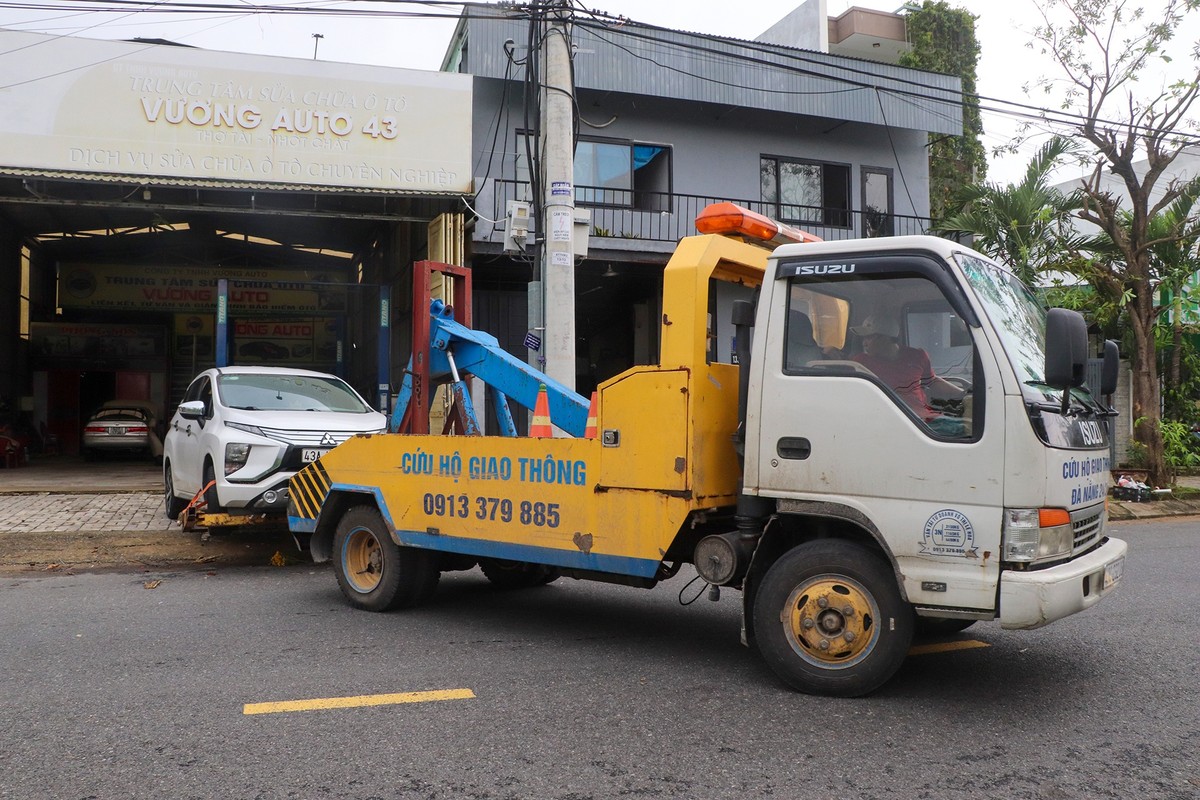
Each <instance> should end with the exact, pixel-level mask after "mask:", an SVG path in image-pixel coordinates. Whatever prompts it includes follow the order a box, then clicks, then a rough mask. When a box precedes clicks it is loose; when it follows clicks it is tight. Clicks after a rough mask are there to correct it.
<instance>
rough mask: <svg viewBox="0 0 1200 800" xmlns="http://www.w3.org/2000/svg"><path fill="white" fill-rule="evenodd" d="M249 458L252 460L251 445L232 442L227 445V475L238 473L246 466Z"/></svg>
mask: <svg viewBox="0 0 1200 800" xmlns="http://www.w3.org/2000/svg"><path fill="white" fill-rule="evenodd" d="M248 458H250V445H248V444H242V443H241V442H230V443H229V444H227V445H225V474H226V475H229V474H231V473H234V472H237V471H238V470H239V469H241V468H242V467H244V466H246V459H248Z"/></svg>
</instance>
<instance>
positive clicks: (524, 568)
mask: <svg viewBox="0 0 1200 800" xmlns="http://www.w3.org/2000/svg"><path fill="white" fill-rule="evenodd" d="M479 568H480V569H481V570H483V574H484V576H485V577H486V578H487V579H488V580H489V581H491V582H492V585H493V586H495V587H496V588H497V589H529V588H531V587H534V586H545V585H546V584H547V583H551V582H552V581H556V580H558V578H559V572H558V570H557V569H555V568H554V567H548V566H546V565H545V564H529V563H527V562H524V561H506V560H504V559H500V558H484V559H480V561H479Z"/></svg>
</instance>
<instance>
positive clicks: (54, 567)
mask: <svg viewBox="0 0 1200 800" xmlns="http://www.w3.org/2000/svg"><path fill="white" fill-rule="evenodd" d="M307 560H308V559H307V556H306V555H305V554H303V553H301V552H300V551H299V550H298V549H297V548H296V543H295V541H293V539H292V537H291V534H290V533H288V532H287V531H286V530H284V531H268V532H264V531H247V532H231V533H221V534H219V535H212V536H207V535H205V534H204V533H202V532H200V531H193V532H187V533H184V532H181V531H178V530H174V531H171V530H168V531H20V532H11V531H10V532H5V533H3V534H0V573H12V572H22V573H27V572H52V573H57V574H64V573H75V572H81V571H94V570H100V569H163V568H171V569H213V568H214V567H218V566H220V567H234V566H269V565H274V566H287V565H291V564H300V563H304V562H306V561H307Z"/></svg>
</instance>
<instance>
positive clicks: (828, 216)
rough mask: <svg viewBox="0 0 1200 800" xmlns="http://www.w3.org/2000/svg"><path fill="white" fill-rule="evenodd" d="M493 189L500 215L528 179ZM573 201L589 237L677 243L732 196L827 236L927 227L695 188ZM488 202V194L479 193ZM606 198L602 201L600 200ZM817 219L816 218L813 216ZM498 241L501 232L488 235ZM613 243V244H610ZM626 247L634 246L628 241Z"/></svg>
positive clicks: (920, 220) (923, 221)
mask: <svg viewBox="0 0 1200 800" xmlns="http://www.w3.org/2000/svg"><path fill="white" fill-rule="evenodd" d="M489 188H492V189H493V192H494V193H493V195H492V207H491V218H492V219H496V220H502V219H504V215H505V213H506V209H507V207H508V201H509V200H524V201H528V200H529V184H528V183H524V182H518V181H510V180H499V181H493V182H491V185H490V187H489ZM575 192H576V194H575V205H576V206H577V207H580V208H587V209H589V210H590V211H591V212H592V227H591V237H592V239H597V238H608V239H633V240H642V241H647V242H670V243H672V244H673V243H675V242H677V241H679V240H680V239H681V238H683V237H684V236H692V235H694V234H695V233H696V232H697V231H696V216H697V215H698V214H699V213H700V212H701V211H703V210H704V208H705V207H706V206H708V205H710V204H712V203H720V202H725V201H729V202H733V203H736V204H737V205H739V206H742V207H744V208H748V209H750V210H751V211H757V212H758V213H760V214H763V215H765V216H768V217H770V218H772V219H778V220H780V221H781V222H787V223H788V224H789V225H793V226H795V227H797V228H801V229H802V230H805V231H808V232H809V233H812V234H815V235H817V236H820V237H821V238H822V239H826V240H836V239H856V238H859V237H873V236H905V235H909V234H921V233H927V232H928V231H929V224H930V223H929V218H928V217H912V216H903V215H900V214H881V213H880V212H878V211H874V210H867V211H855V210H849V209H835V208H811V207H807V206H789V205H783V206H779V205H777V204H775V203H764V202H763V201H761V200H744V199H737V198H732V197H707V196H701V195H694V194H670V193H666V192H639V191H620V190H611V189H593V188H589V187H577V188H576V190H575ZM480 200H481V202H482V203H484V204H486V198H484V197H481V198H480ZM600 201H604V202H600ZM479 210H480V211H483V208H480V209H479ZM812 220H816V221H812ZM486 239H487V240H488V241H497V242H498V241H500V240H501V232H500V231H497V232H495V233H493V234H492V235H491V236H488V237H486ZM593 246H596V245H593ZM612 246H613V247H616V246H617V245H615V244H613V245H612ZM630 249H637V248H636V247H635V246H630Z"/></svg>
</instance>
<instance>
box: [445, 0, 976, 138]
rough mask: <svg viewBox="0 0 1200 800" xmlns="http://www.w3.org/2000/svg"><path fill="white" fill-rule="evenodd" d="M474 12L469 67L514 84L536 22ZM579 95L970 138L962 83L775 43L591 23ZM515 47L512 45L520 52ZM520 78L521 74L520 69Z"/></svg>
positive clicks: (578, 53) (579, 33)
mask: <svg viewBox="0 0 1200 800" xmlns="http://www.w3.org/2000/svg"><path fill="white" fill-rule="evenodd" d="M487 13H488V10H486V9H479V8H474V9H473V10H472V12H471V16H469V17H467V18H465V19H463V20H462V21H460V27H459V31H458V33H457V35H456V38H455V42H456V43H457V42H459V41H460V40H459V38H458V37H459V36H464V39H463V40H462V41H465V42H466V48H467V49H466V58H465V59H464V63H463V64H462V66H461V67H460V69H461V70H462V71H464V72H467V73H470V74H473V75H475V76H477V77H483V78H500V79H502V78H504V77H505V74H506V68H507V70H508V74H509V76H510V77H511V76H512V75H513V74H514V71H513V70H512V68H511V66H510V65H509V64H508V55H507V53H506V50H505V43H506V41H509V40H511V41H512V42H513V43H515V56H516V58H521V57H522V56H523V54H524V50H525V43H526V42H527V41H528V38H529V21H528V19H527V18H525V17H524V16H520V15H516V14H514V13H513V12H509V13H508V14H505V12H504V11H502V10H497V11H494V12H491V13H493V14H494V15H495V16H486V14H487ZM572 36H573V39H574V43H575V58H574V67H575V86H576V88H577V89H579V90H596V91H609V92H621V93H627V94H632V95H643V96H648V97H669V98H673V99H678V100H690V101H696V102H708V103H718V104H722V105H730V106H738V107H745V108H754V109H762V110H767V111H775V112H782V113H789V114H803V115H805V116H812V117H822V118H827V119H832V120H838V121H847V122H863V123H870V124H875V125H887V126H890V127H895V128H907V129H912V130H921V131H928V132H931V133H939V134H961V133H962V95H961V89H962V83H961V81H960V80H959V79H958V78H957V77H952V76H949V75H940V74H937V73H933V72H925V71H922V70H917V69H911V68H908V67H900V66H895V65H892V64H883V63H879V62H875V61H868V60H864V59H857V58H850V57H847V56H839V55H832V54H829V53H820V52H815V51H810V50H801V49H799V48H792V47H784V46H782V45H776V44H769V43H765V42H751V41H745V40H740V39H731V38H726V37H719V36H709V35H704V34H697V33H689V32H686V31H673V30H665V29H662V28H656V27H651V26H645V25H639V24H637V23H632V22H630V23H625V24H623V25H620V26H606V25H601V24H599V23H596V22H594V21H588V20H586V19H584V20H583V21H581V22H578V23H577V24H576V25H575V26H574V27H573V29H572ZM510 46H512V45H510ZM516 74H517V75H519V74H520V73H519V72H517V73H516Z"/></svg>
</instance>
